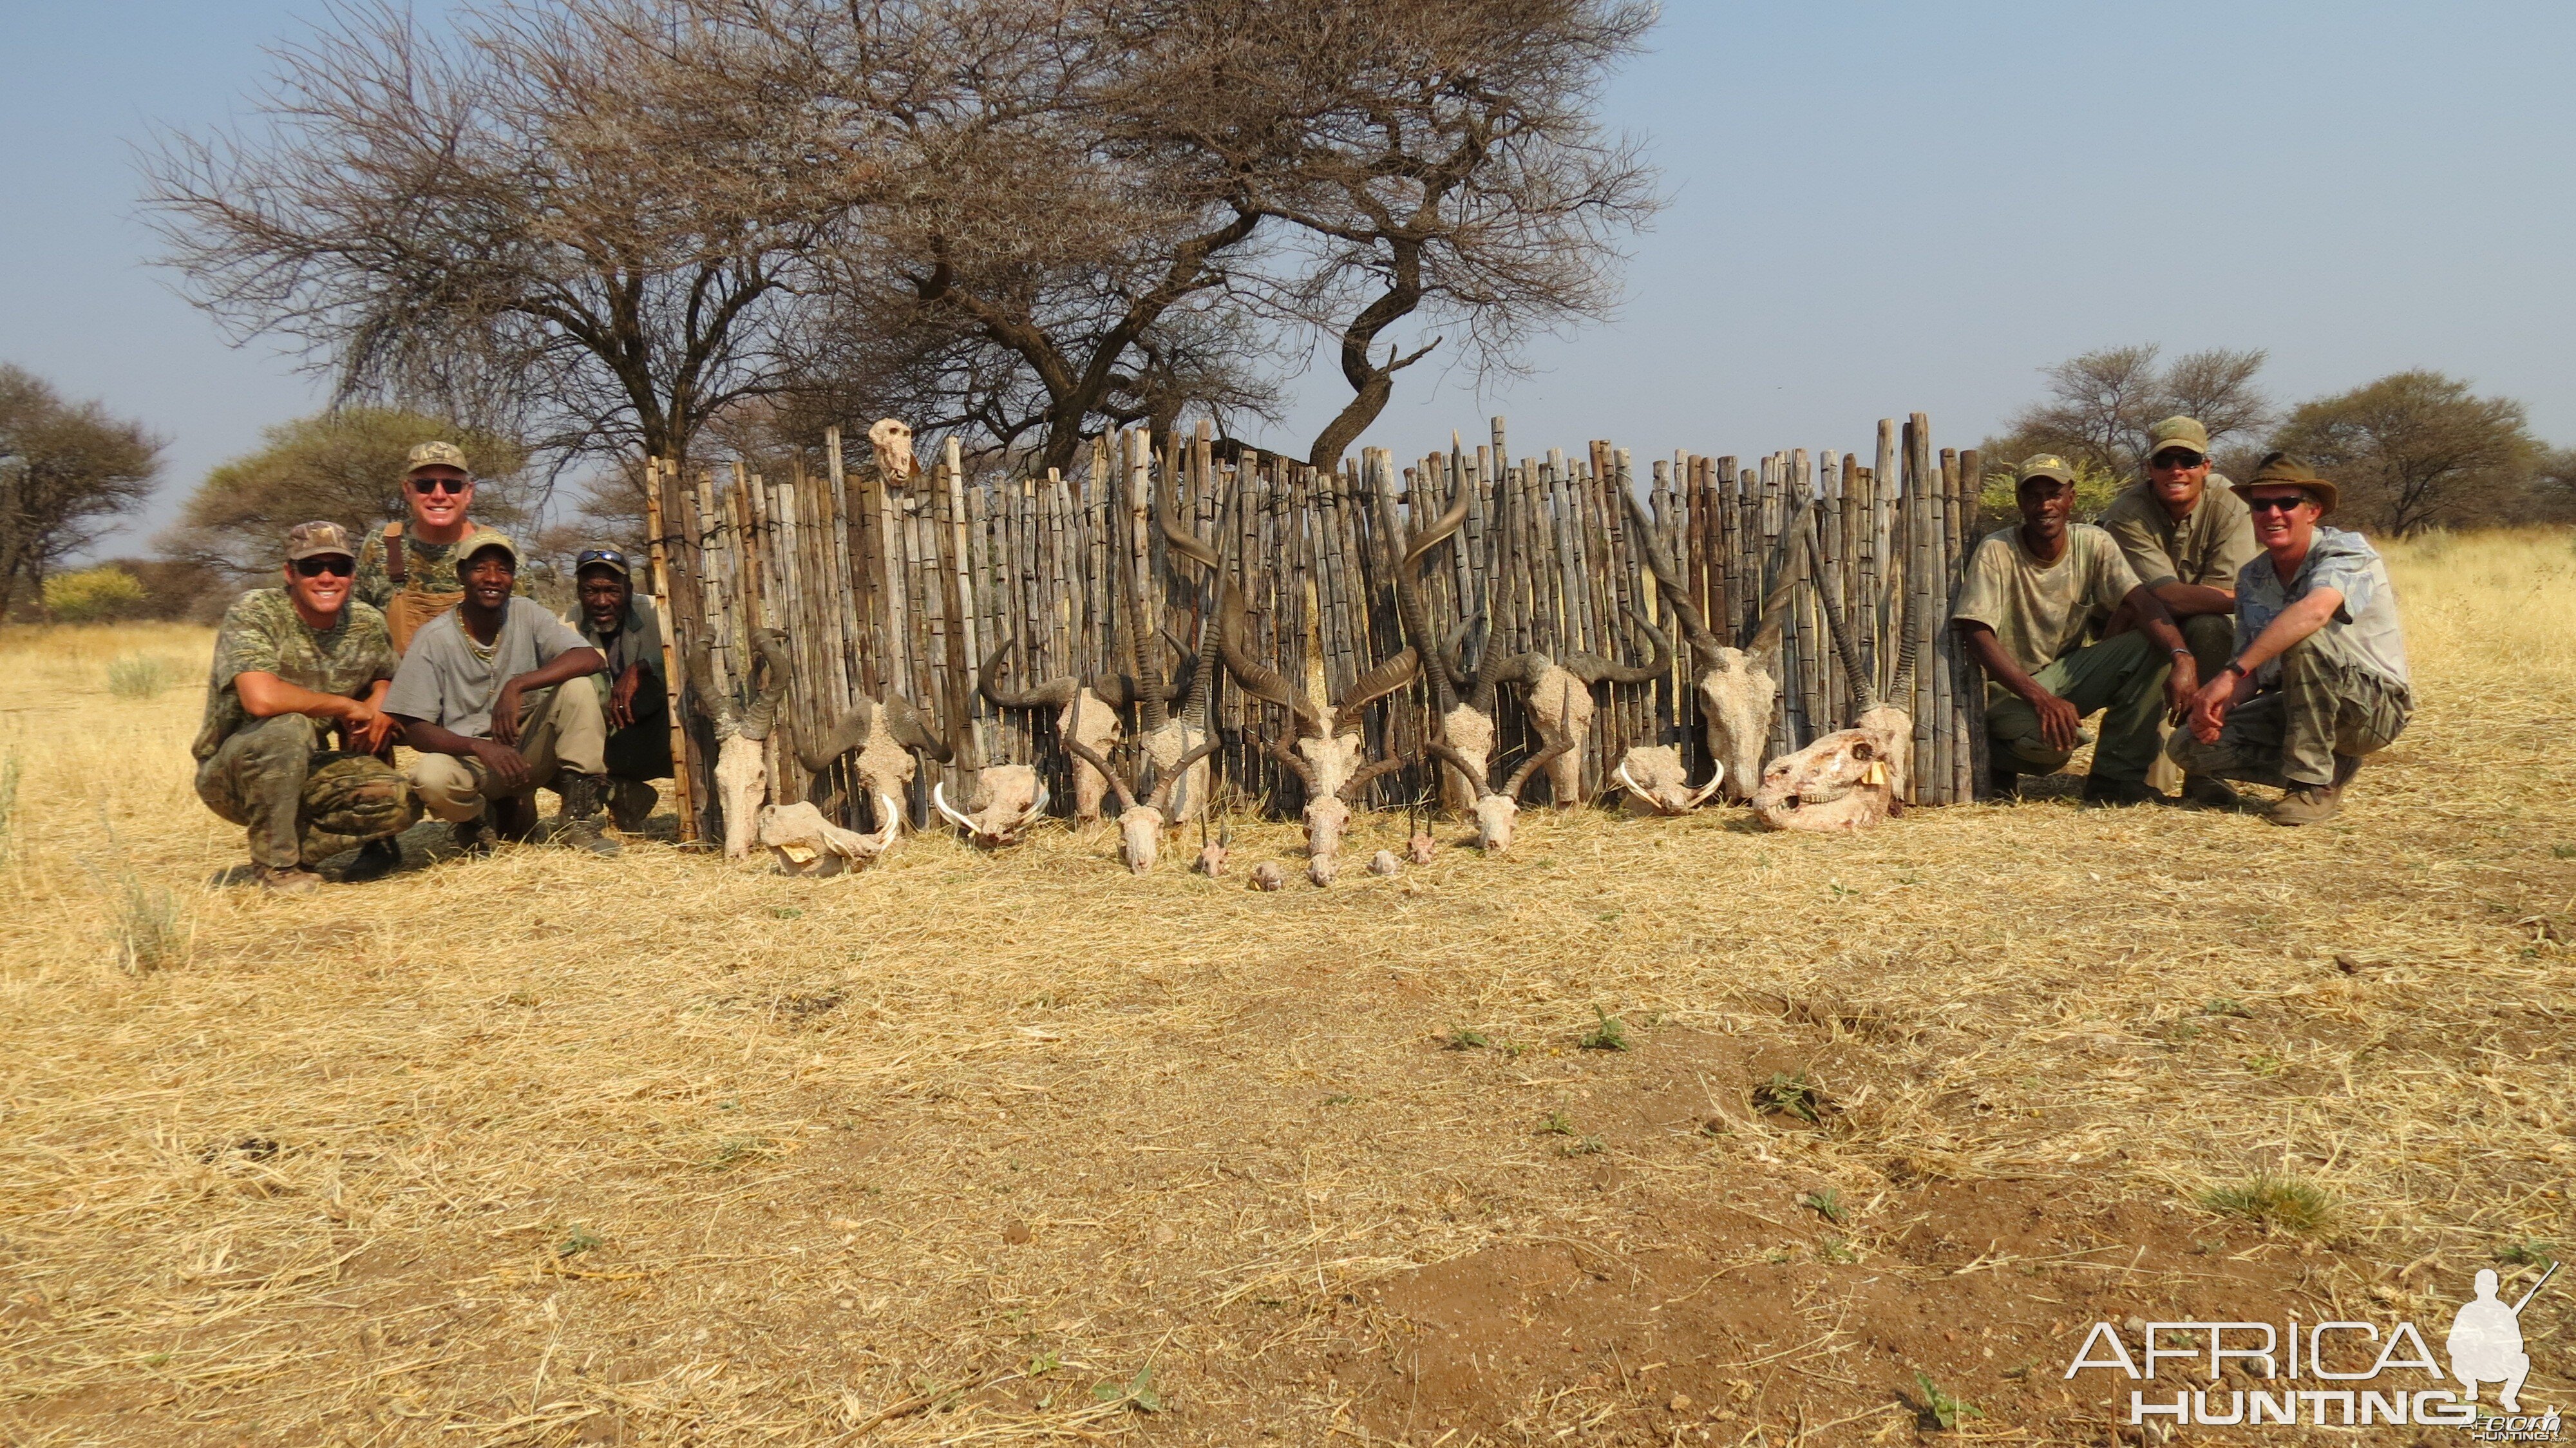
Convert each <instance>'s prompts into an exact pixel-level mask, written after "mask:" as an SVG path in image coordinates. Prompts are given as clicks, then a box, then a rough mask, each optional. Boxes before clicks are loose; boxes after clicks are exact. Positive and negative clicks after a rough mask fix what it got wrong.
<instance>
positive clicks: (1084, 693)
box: [1055, 687, 1121, 824]
mask: <svg viewBox="0 0 2576 1448" xmlns="http://www.w3.org/2000/svg"><path fill="white" fill-rule="evenodd" d="M1120 732H1121V731H1120V729H1119V726H1118V711H1117V710H1115V709H1112V708H1110V707H1109V705H1108V704H1106V703H1104V702H1103V701H1102V700H1101V697H1100V696H1099V695H1098V694H1095V693H1093V692H1091V690H1090V689H1089V688H1088V687H1085V688H1083V689H1082V690H1080V691H1079V692H1077V693H1076V694H1075V695H1074V696H1073V699H1072V701H1071V702H1069V703H1067V704H1066V705H1065V706H1064V708H1063V709H1062V710H1061V711H1059V712H1058V713H1057V714H1056V716H1055V737H1056V738H1058V739H1062V740H1069V741H1079V742H1080V743H1082V744H1083V745H1085V746H1087V747H1089V748H1090V749H1091V750H1093V751H1094V752H1096V753H1101V754H1106V753H1108V752H1109V747H1110V746H1111V745H1113V744H1115V743H1117V742H1118V736H1119V734H1120ZM1108 794H1109V779H1108V777H1107V776H1106V775H1103V774H1102V773H1101V772H1100V770H1099V769H1098V768H1097V767H1096V766H1094V765H1093V764H1091V763H1090V762H1089V761H1088V760H1085V759H1083V758H1082V757H1081V756H1079V755H1076V756H1075V757H1074V761H1073V817H1074V818H1075V819H1076V820H1078V821H1080V822H1082V823H1083V824H1090V823H1091V822H1093V821H1094V820H1097V819H1099V818H1100V802H1101V800H1103V799H1105V798H1107V797H1108Z"/></svg>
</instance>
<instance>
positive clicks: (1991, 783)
mask: <svg viewBox="0 0 2576 1448" xmlns="http://www.w3.org/2000/svg"><path fill="white" fill-rule="evenodd" d="M1986 798H1987V799H1989V800H1992V801H1993V802H1994V803H1996V804H2011V803H2012V802H2013V801H2015V800H2017V799H2020V798H2021V773H2020V771H2018V770H2016V769H2014V768H2013V767H2012V766H2010V765H2008V764H2005V763H2003V762H2001V761H1997V762H1995V763H1992V764H1989V765H1987V766H1986Z"/></svg>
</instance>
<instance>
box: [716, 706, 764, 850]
mask: <svg viewBox="0 0 2576 1448" xmlns="http://www.w3.org/2000/svg"><path fill="white" fill-rule="evenodd" d="M715 783H716V803H717V807H718V808H719V809H721V810H722V811H723V813H724V852H725V858H726V859H728V860H739V859H743V858H745V857H746V856H748V855H750V853H751V846H752V842H753V840H754V839H756V838H757V837H758V834H759V816H760V806H761V801H762V800H763V799H764V798H766V797H767V795H768V793H769V766H768V765H767V764H766V763H765V762H763V760H762V758H761V741H759V740H757V739H753V738H751V737H749V736H747V735H743V734H729V735H727V736H726V737H725V740H724V742H723V743H722V744H720V745H718V746H717V747H716V768H715Z"/></svg>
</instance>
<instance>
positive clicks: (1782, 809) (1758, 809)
mask: <svg viewBox="0 0 2576 1448" xmlns="http://www.w3.org/2000/svg"><path fill="white" fill-rule="evenodd" d="M1818 597H1819V598H1820V599H1821V600H1822V601H1823V604H1824V610H1825V625H1826V628H1827V630H1828V631H1829V632H1831V633H1832V635H1833V639H1834V649H1835V655H1836V658H1837V659H1838V660H1839V661H1840V663H1841V665H1842V670H1843V679H1844V681H1845V682H1846V683H1847V684H1848V685H1849V686H1850V688H1851V696H1852V701H1853V703H1854V704H1856V705H1857V706H1858V709H1859V713H1858V717H1857V718H1855V719H1854V720H1853V721H1852V727H1850V728H1849V729H1838V730H1836V731H1834V732H1833V733H1831V734H1828V735H1826V736H1824V737H1823V738H1821V739H1819V740H1817V741H1816V742H1815V743H1813V744H1810V745H1808V746H1807V747H1806V748H1804V749H1801V750H1799V751H1798V752H1796V753H1795V754H1784V755H1782V756H1780V757H1779V758H1778V759H1775V760H1772V761H1771V767H1770V768H1769V769H1767V770H1765V771H1763V774H1762V788H1761V789H1760V790H1758V791H1756V792H1755V794H1754V796H1753V813H1754V815H1755V817H1757V818H1758V819H1760V820H1761V821H1762V823H1763V824H1765V825H1767V826H1769V827H1770V828H1772V829H1775V830H1812V831H1818V832H1831V831H1840V830H1865V829H1868V828H1869V827H1870V826H1872V825H1875V824H1878V823H1880V822H1882V821H1884V820H1885V819H1887V817H1888V816H1890V815H1894V814H1902V813H1903V812H1904V810H1905V784H1906V779H1907V777H1908V772H1909V767H1910V765H1911V764H1912V754H1913V749H1914V720H1913V717H1912V716H1911V715H1909V714H1908V713H1906V711H1905V710H1904V709H1903V708H1901V707H1900V706H1898V705H1896V704H1893V703H1881V702H1880V701H1879V697H1878V691H1877V690H1876V689H1874V688H1873V687H1871V683H1870V677H1869V670H1867V669H1866V668H1863V667H1862V665H1861V658H1860V648H1859V646H1858V644H1857V643H1855V642H1854V640H1853V639H1852V636H1851V634H1850V633H1849V632H1848V631H1847V630H1846V629H1845V628H1844V627H1843V611H1842V603H1841V601H1840V600H1838V599H1836V598H1835V597H1834V596H1833V594H1832V593H1831V591H1830V590H1819V591H1818ZM1915 607H1916V605H1915V601H1914V596H1913V595H1912V594H1911V593H1909V594H1908V595H1907V596H1906V600H1905V618H1904V622H1903V623H1902V624H1901V625H1900V626H1899V629H1898V634H1897V636H1898V637H1899V638H1900V639H1902V640H1904V642H1903V643H1901V644H1900V645H1898V647H1897V654H1896V672H1895V676H1894V678H1893V679H1892V680H1891V681H1890V682H1889V684H1888V689H1887V692H1888V697H1889V698H1890V699H1903V698H1906V697H1908V696H1910V695H1911V693H1912V692H1913V689H1914V619H1915Z"/></svg>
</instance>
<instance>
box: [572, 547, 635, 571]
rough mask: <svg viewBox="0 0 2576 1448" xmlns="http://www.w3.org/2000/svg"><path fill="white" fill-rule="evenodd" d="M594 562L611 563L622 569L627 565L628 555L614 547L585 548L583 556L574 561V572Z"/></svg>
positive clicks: (582, 552)
mask: <svg viewBox="0 0 2576 1448" xmlns="http://www.w3.org/2000/svg"><path fill="white" fill-rule="evenodd" d="M594 563H611V564H615V565H616V566H617V567H618V568H620V569H623V568H625V567H626V566H627V565H626V555H625V554H623V553H620V552H618V551H617V550H616V549H614V548H584V549H583V550H581V556H580V557H578V558H575V559H574V560H573V561H572V569H573V572H575V573H579V572H580V571H581V570H583V569H585V568H588V567H589V566H590V565H592V564H594Z"/></svg>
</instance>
